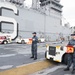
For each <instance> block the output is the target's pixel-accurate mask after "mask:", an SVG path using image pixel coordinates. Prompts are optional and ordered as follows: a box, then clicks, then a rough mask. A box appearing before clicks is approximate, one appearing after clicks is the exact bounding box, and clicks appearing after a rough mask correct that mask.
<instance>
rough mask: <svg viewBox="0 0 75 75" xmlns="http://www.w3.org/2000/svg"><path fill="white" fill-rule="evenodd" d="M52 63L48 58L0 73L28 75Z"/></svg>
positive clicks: (4, 74) (1, 74) (0, 74)
mask: <svg viewBox="0 0 75 75" xmlns="http://www.w3.org/2000/svg"><path fill="white" fill-rule="evenodd" d="M51 65H52V63H51V62H50V61H48V60H44V61H40V62H35V63H31V64H28V65H24V66H20V67H17V68H14V69H10V70H7V71H3V72H0V75H29V74H32V73H34V72H37V71H40V70H42V69H45V68H47V67H49V66H51Z"/></svg>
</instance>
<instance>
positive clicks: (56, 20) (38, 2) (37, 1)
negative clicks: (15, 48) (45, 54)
mask: <svg viewBox="0 0 75 75" xmlns="http://www.w3.org/2000/svg"><path fill="white" fill-rule="evenodd" d="M20 1H21V0H19V1H18V2H17V0H9V1H8V0H7V1H3V0H2V1H0V15H1V16H0V21H1V22H0V32H1V35H9V36H11V38H12V39H15V38H16V37H17V36H22V37H24V38H30V37H31V36H32V32H34V31H35V32H37V35H38V37H40V38H42V37H44V38H45V39H46V40H47V41H56V40H59V38H60V37H64V38H65V39H67V37H68V36H69V35H70V33H71V30H70V28H69V27H66V26H62V7H63V6H62V5H61V4H60V0H32V7H31V8H27V7H25V5H24V1H22V2H20ZM1 5H4V6H1ZM9 9H10V10H11V9H12V10H13V11H9ZM15 14H17V15H15ZM2 17H4V18H6V19H7V18H8V21H7V20H6V19H2ZM11 20H12V21H11ZM2 32H3V33H2Z"/></svg>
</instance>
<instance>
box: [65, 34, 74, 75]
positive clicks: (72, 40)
mask: <svg viewBox="0 0 75 75" xmlns="http://www.w3.org/2000/svg"><path fill="white" fill-rule="evenodd" d="M71 37H72V39H71V40H70V41H69V43H68V45H70V46H73V47H74V52H73V53H69V54H68V64H67V68H65V69H64V71H69V70H70V66H71V64H72V63H73V70H72V74H74V73H75V34H71Z"/></svg>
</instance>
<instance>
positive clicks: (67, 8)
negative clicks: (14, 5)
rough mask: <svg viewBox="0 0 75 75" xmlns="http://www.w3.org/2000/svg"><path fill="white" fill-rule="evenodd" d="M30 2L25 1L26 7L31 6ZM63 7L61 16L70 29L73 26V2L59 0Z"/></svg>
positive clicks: (74, 19) (74, 9)
mask: <svg viewBox="0 0 75 75" xmlns="http://www.w3.org/2000/svg"><path fill="white" fill-rule="evenodd" d="M31 3H32V0H26V6H31ZM60 3H61V4H62V5H63V8H62V10H63V12H62V15H63V17H64V20H65V22H68V23H69V24H70V27H72V26H75V0H60Z"/></svg>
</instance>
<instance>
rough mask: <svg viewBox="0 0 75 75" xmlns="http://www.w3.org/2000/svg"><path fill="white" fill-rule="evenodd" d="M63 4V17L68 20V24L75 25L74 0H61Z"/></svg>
mask: <svg viewBox="0 0 75 75" xmlns="http://www.w3.org/2000/svg"><path fill="white" fill-rule="evenodd" d="M60 3H61V4H62V5H63V9H62V10H63V13H62V14H63V17H64V18H65V19H66V21H67V22H69V24H70V26H71V27H72V26H75V0H61V2H60Z"/></svg>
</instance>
